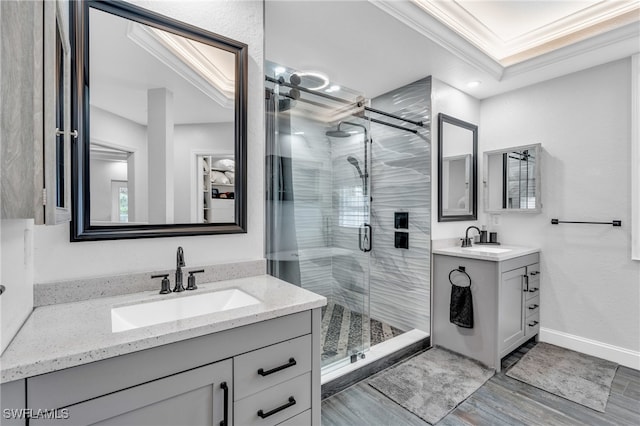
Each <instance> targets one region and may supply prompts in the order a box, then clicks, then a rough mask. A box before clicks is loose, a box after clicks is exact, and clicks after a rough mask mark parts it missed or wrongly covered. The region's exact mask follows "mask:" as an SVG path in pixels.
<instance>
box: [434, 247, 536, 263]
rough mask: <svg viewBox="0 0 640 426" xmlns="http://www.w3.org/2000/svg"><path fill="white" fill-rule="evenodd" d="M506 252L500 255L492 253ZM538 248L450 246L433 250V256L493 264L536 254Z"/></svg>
mask: <svg viewBox="0 0 640 426" xmlns="http://www.w3.org/2000/svg"><path fill="white" fill-rule="evenodd" d="M498 250H506V251H504V252H501V253H496V252H493V251H498ZM539 251H540V249H539V248H535V247H520V246H510V245H474V246H473V247H471V248H468V247H464V248H463V247H460V246H452V247H443V248H434V249H433V250H432V252H433V254H442V255H445V256H456V257H466V258H468V259H478V260H490V261H493V262H501V261H503V260H509V259H513V258H516V257H520V256H525V255H527V254H532V253H538V252H539Z"/></svg>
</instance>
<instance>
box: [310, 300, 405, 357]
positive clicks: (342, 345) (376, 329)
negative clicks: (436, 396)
mask: <svg viewBox="0 0 640 426" xmlns="http://www.w3.org/2000/svg"><path fill="white" fill-rule="evenodd" d="M367 318H368V317H367V316H365V319H364V323H363V315H362V314H360V313H358V312H354V311H351V310H350V309H348V308H346V307H344V306H342V305H338V304H336V303H332V302H329V303H328V304H327V306H325V307H323V308H322V336H321V339H322V365H323V366H324V365H328V364H331V363H333V362H335V361H338V360H341V359H343V358H346V357H348V356H350V355H352V354H354V353H358V352H361V351H362V344H363V341H362V340H363V337H364V336H366V335H368V336H369V339H370V342H371V346H374V345H377V344H378V343H382V342H384V341H386V340H389V339H391V338H393V337H396V336H399V335H401V334H402V333H404V331H402V330H399V329H397V328H395V327H393V326H390V325H389V324H386V323H383V322H381V321H378V320H375V319H373V318H369V321H367Z"/></svg>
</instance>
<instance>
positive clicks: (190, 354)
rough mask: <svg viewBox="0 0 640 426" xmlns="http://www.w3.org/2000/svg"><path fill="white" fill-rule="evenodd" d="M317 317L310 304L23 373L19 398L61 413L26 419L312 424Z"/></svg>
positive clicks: (316, 401)
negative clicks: (282, 313)
mask: <svg viewBox="0 0 640 426" xmlns="http://www.w3.org/2000/svg"><path fill="white" fill-rule="evenodd" d="M320 324H321V315H320V308H317V309H313V310H312V311H303V312H299V313H296V314H291V315H286V316H281V317H277V318H274V319H270V320H266V321H262V322H258V323H255V324H251V325H246V326H242V327H236V328H233V329H229V330H225V331H220V332H218V333H213V334H209V335H204V336H200V337H196V338H193V339H188V340H183V341H178V342H175V343H171V344H167V345H164V346H158V347H154V348H151V349H146V350H143V351H138V352H132V353H129V354H125V355H121V356H116V357H113V358H107V359H104V360H100V361H96V362H93V363H88V364H84V365H79V366H77V367H72V368H68V369H63V370H59V371H55V372H52V373H47V374H42V375H40V376H35V377H30V378H27V379H26V382H27V390H26V395H27V399H26V404H27V406H28V407H29V408H31V409H33V410H38V409H47V410H52V409H58V411H57V414H58V416H59V417H62V418H60V419H58V420H51V419H46V420H45V419H41V420H38V421H36V420H33V419H32V420H31V422H30V425H32V426H34V425H45V424H46V425H49V424H54V425H55V424H60V425H65V426H67V425H83V426H85V425H101V426H106V425H109V426H116V425H122V426H125V425H154V426H155V425H167V426H169V425H171V426H175V425H181V426H183V425H184V426H191V425H194V426H195V425H198V426H200V425H215V426H218V425H223V426H224V425H226V426H233V425H234V424H236V425H240V426H245V425H253V424H256V425H263V426H272V425H276V424H280V423H283V422H290V424H308V425H310V424H313V425H319V424H320V352H321V351H320ZM223 383H225V384H226V389H225V386H223ZM3 389H4V387H3ZM225 408H226V410H225ZM63 410H66V411H63ZM65 413H66V414H65ZM261 414H262V415H261ZM64 417H66V418H64ZM225 418H226V423H221V422H224V421H225ZM305 419H306V420H305ZM291 422H292V423H291Z"/></svg>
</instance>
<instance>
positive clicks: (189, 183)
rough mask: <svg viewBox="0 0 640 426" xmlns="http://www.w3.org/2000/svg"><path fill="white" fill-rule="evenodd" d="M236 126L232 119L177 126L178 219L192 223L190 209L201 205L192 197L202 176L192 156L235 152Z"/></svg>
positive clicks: (175, 136) (176, 212) (176, 177)
mask: <svg viewBox="0 0 640 426" xmlns="http://www.w3.org/2000/svg"><path fill="white" fill-rule="evenodd" d="M234 130H235V129H234V124H233V123H211V124H184V125H176V127H175V128H174V131H173V137H174V157H173V158H174V169H175V170H176V173H174V179H175V185H174V189H175V194H174V202H175V215H174V222H175V223H190V222H191V210H192V209H197V207H198V203H197V201H196V200H194V199H193V197H192V195H193V194H192V191H193V188H194V186H195V187H197V182H196V177H197V176H199V174H198V170H197V169H192V167H193V166H194V165H195V162H193V157H194V156H195V155H196V154H229V153H232V152H234V140H233V135H234ZM196 217H197V216H196Z"/></svg>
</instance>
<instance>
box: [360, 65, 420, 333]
mask: <svg viewBox="0 0 640 426" xmlns="http://www.w3.org/2000/svg"><path fill="white" fill-rule="evenodd" d="M372 107H374V108H377V109H380V110H383V111H387V112H391V113H393V114H396V115H399V116H402V117H405V118H410V119H413V120H421V121H424V122H427V123H429V122H430V117H431V78H430V77H428V78H424V79H421V80H418V81H416V82H414V83H412V84H409V85H407V86H404V87H402V88H400V89H396V90H394V91H392V92H389V93H387V94H385V95H382V96H380V97H378V98H375V99H373V101H372ZM397 124H401V123H397ZM371 133H372V135H373V147H372V151H373V155H372V157H373V167H372V186H373V203H372V214H371V216H372V219H371V220H372V226H373V229H374V236H373V241H374V243H373V250H372V252H371V276H370V286H371V293H370V298H371V302H370V306H371V317H372V318H376V319H378V320H381V321H384V322H386V323H388V324H390V325H392V326H395V327H398V328H400V329H402V330H409V329H412V328H417V329H420V330H423V331H427V332H428V331H429V329H430V318H429V316H430V281H431V278H430V276H431V268H430V266H431V265H430V255H431V253H430V251H431V191H432V188H431V131H430V126H427V128H426V129H423V130H420V131H419V133H418V134H417V135H415V134H413V133H410V132H405V131H402V130H395V129H393V128H390V127H388V126H382V125H379V124H372V126H371ZM396 211H405V212H409V229H408V232H409V249H408V250H407V249H397V248H395V247H394V235H395V231H396V230H395V229H394V212H396Z"/></svg>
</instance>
